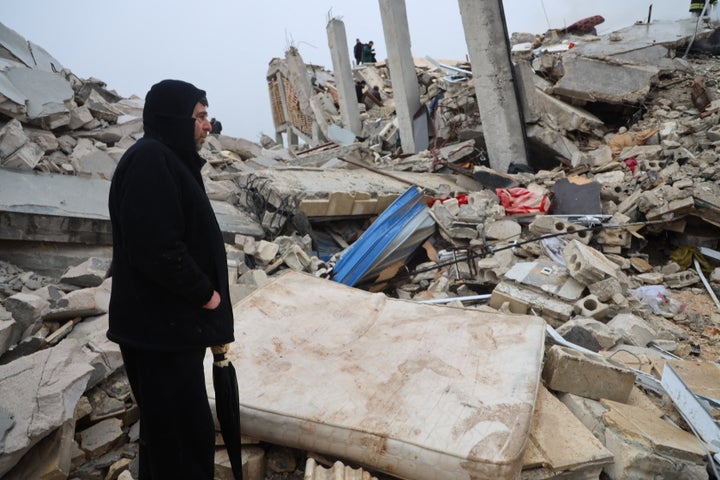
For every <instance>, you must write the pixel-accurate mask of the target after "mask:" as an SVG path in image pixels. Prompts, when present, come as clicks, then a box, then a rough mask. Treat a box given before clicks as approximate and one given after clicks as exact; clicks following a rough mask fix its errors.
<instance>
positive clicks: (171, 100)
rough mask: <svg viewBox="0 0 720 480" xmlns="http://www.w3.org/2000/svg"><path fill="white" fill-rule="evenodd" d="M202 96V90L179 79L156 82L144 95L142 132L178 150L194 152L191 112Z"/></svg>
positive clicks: (203, 94) (193, 129) (193, 127)
mask: <svg viewBox="0 0 720 480" xmlns="http://www.w3.org/2000/svg"><path fill="white" fill-rule="evenodd" d="M203 98H205V91H204V90H200V89H199V88H197V87H195V86H194V85H192V84H190V83H187V82H183V81H181V80H163V81H161V82H159V83H156V84H155V85H153V86H152V88H150V91H149V92H148V93H147V95H146V96H145V107H144V108H143V129H144V130H145V136H146V137H150V138H154V139H156V140H159V141H161V142H162V143H164V144H165V145H167V146H168V147H170V148H172V149H173V150H175V151H177V152H179V153H190V152H196V148H195V138H194V137H195V120H194V119H193V118H192V114H193V110H194V109H195V105H197V103H198V102H199V101H200V100H201V99H203Z"/></svg>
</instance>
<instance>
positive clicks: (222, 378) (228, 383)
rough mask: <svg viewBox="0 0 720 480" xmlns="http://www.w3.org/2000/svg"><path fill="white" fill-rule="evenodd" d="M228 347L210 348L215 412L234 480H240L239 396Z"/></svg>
mask: <svg viewBox="0 0 720 480" xmlns="http://www.w3.org/2000/svg"><path fill="white" fill-rule="evenodd" d="M229 348H230V345H227V344H225V345H220V346H218V347H211V349H210V350H211V351H212V353H213V372H212V373H213V387H214V388H215V410H216V412H217V417H218V421H219V422H220V432H221V433H222V437H223V441H224V442H225V448H226V449H227V452H228V457H229V458H230V465H231V466H232V471H233V476H234V477H235V480H242V456H241V452H240V445H241V442H240V398H239V397H240V396H239V394H238V384H237V376H236V375H235V367H233V364H232V363H230V360H228V359H227V356H226V354H227V351H228V350H229Z"/></svg>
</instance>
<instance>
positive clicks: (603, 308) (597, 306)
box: [573, 295, 609, 320]
mask: <svg viewBox="0 0 720 480" xmlns="http://www.w3.org/2000/svg"><path fill="white" fill-rule="evenodd" d="M608 308H609V306H608V305H607V304H606V303H603V302H601V301H600V299H598V297H596V296H595V295H588V296H587V297H584V298H581V299H580V300H578V301H577V302H575V306H574V308H573V312H575V313H576V314H577V315H579V316H581V317H590V318H594V319H595V320H602V319H603V318H605V317H607V314H608Z"/></svg>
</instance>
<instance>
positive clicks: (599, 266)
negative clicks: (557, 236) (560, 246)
mask: <svg viewBox="0 0 720 480" xmlns="http://www.w3.org/2000/svg"><path fill="white" fill-rule="evenodd" d="M563 258H564V259H565V263H566V265H567V268H568V271H569V272H570V276H571V277H573V278H574V279H575V280H577V281H578V282H580V283H582V284H583V285H590V284H593V283H595V282H599V281H600V280H604V279H605V278H607V277H615V278H617V273H616V272H617V266H616V265H615V264H614V263H613V262H611V261H610V260H608V259H607V258H606V257H605V255H603V254H602V253H600V252H598V251H597V250H595V249H594V248H592V247H588V246H587V245H584V244H582V243H581V242H579V241H577V240H571V241H570V243H568V244H567V246H566V247H565V250H563Z"/></svg>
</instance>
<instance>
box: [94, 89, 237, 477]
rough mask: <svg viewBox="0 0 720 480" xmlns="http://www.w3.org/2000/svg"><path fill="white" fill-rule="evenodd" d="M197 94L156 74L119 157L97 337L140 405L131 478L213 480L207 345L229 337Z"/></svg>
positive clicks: (203, 104) (202, 109)
mask: <svg viewBox="0 0 720 480" xmlns="http://www.w3.org/2000/svg"><path fill="white" fill-rule="evenodd" d="M207 105H208V102H207V100H206V97H205V92H204V91H203V90H200V89H198V88H196V87H195V86H193V85H191V84H189V83H186V82H182V81H179V80H163V81H162V82H159V83H157V84H155V85H153V86H152V88H151V89H150V91H149V92H148V94H147V96H146V97H145V108H144V110H143V128H144V130H145V134H144V136H143V138H141V139H140V140H138V141H137V142H136V143H135V145H133V146H132V147H130V148H129V149H128V150H127V152H126V153H125V155H123V157H122V158H121V159H120V162H119V163H118V166H117V168H116V170H115V174H114V176H113V179H112V184H111V187H110V196H109V210H110V220H111V223H112V235H113V260H112V290H111V296H110V311H109V329H108V332H107V336H108V338H109V339H110V340H112V341H114V342H117V343H118V344H119V345H120V351H121V353H122V356H123V361H124V363H125V368H126V371H127V375H128V379H129V381H130V386H131V388H132V391H133V394H134V396H135V399H136V401H137V404H138V408H139V412H140V451H139V455H140V458H139V460H140V462H139V464H140V472H139V478H140V480H148V479H152V480H158V479H178V478H192V479H203V480H212V479H213V471H214V446H215V429H214V422H213V417H212V413H211V410H210V405H209V402H208V397H207V392H206V388H205V374H204V368H203V360H204V358H205V353H206V349H207V347H209V346H214V345H222V344H226V343H230V342H232V341H233V313H232V306H231V304H230V293H229V287H228V275H227V258H226V255H225V243H224V241H223V237H222V233H221V231H220V228H219V226H218V223H217V220H216V218H215V214H214V212H213V209H212V207H211V205H210V201H209V199H208V197H207V194H206V193H205V188H204V185H203V180H202V176H201V174H200V169H201V167H202V165H203V164H204V163H205V161H204V160H203V159H202V157H200V155H199V154H198V151H199V150H200V147H201V146H202V144H203V142H204V141H205V138H206V137H207V135H208V133H209V132H210V128H211V127H210V122H209V121H208V114H207Z"/></svg>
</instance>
